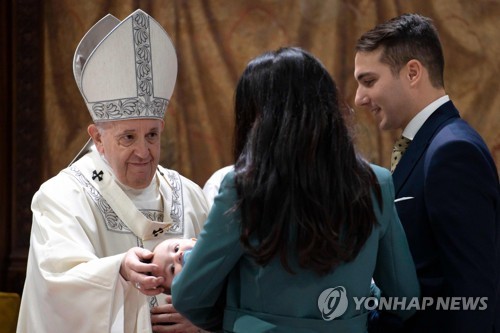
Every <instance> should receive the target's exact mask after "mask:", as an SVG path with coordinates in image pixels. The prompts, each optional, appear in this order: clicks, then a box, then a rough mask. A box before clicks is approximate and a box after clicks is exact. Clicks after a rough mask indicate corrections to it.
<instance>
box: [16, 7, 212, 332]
mask: <svg viewBox="0 0 500 333" xmlns="http://www.w3.org/2000/svg"><path fill="white" fill-rule="evenodd" d="M73 65H74V68H73V70H74V74H75V79H76V81H77V85H78V87H79V89H80V92H81V93H82V96H83V97H84V99H85V102H86V104H87V108H88V109H89V111H90V114H91V116H92V119H93V121H94V124H91V125H90V126H89V128H88V132H89V134H90V136H91V138H92V141H89V143H87V145H86V146H85V147H84V149H82V151H81V152H80V154H78V156H77V158H75V161H74V162H72V163H71V164H70V165H69V166H68V167H67V168H65V169H64V170H62V171H61V172H60V173H59V174H58V175H56V176H55V177H53V178H51V179H49V180H47V181H46V182H45V183H44V184H42V186H41V187H40V189H39V190H38V192H37V193H36V194H35V195H34V197H33V201H32V206H31V208H32V212H33V224H32V230H31V240H30V250H29V256H28V266H27V274H26V282H25V286H24V291H23V295H22V301H21V308H20V313H19V319H18V326H17V332H18V333H66V332H68V333H69V332H71V333H101V332H116V333H139V332H140V333H146V332H147V333H149V332H152V319H151V318H152V316H151V313H150V308H151V307H154V306H158V305H160V306H161V305H162V304H164V302H165V298H166V295H161V294H158V293H159V292H160V291H161V289H159V288H156V286H157V285H159V284H155V285H154V286H153V287H152V289H148V288H146V285H143V287H141V284H140V283H139V282H138V281H142V282H148V281H157V279H160V278H158V277H155V276H149V275H148V274H147V273H146V272H144V271H141V270H140V269H138V270H134V269H135V268H137V267H140V266H146V267H153V266H154V264H149V263H147V262H143V260H142V259H143V258H146V257H145V256H144V257H141V256H140V255H136V254H135V252H133V251H134V250H136V249H138V250H139V251H144V252H147V251H146V250H152V249H153V248H154V247H155V246H156V245H157V244H159V243H160V242H162V241H163V240H165V239H167V238H179V237H186V238H192V237H197V236H198V234H199V232H200V231H201V229H202V227H203V223H204V222H205V219H206V217H207V214H208V209H209V208H208V207H209V205H208V203H207V200H206V198H205V196H204V194H203V192H202V190H201V188H200V187H199V186H198V185H196V184H195V183H193V182H192V181H190V180H188V179H187V178H185V177H183V176H181V175H180V174H179V173H177V172H176V171H173V170H169V169H165V168H163V167H161V166H159V165H158V163H159V153H160V150H161V149H160V139H159V138H160V135H161V132H162V130H163V126H164V122H163V117H164V113H165V110H166V106H167V105H168V102H169V99H170V97H171V95H172V91H173V87H174V83H175V79H176V75H177V58H176V55H175V49H174V48H173V45H172V44H171V41H170V39H169V38H168V35H167V34H166V32H165V31H164V30H163V28H162V27H161V26H160V25H159V24H158V23H157V22H156V21H155V20H154V19H152V18H151V17H150V16H149V15H147V14H146V13H145V12H143V11H141V10H137V11H135V12H134V13H132V14H131V15H130V16H129V17H127V18H126V19H124V20H123V21H120V20H118V19H116V18H115V17H113V16H111V15H107V16H106V17H104V18H103V19H101V20H100V21H99V22H98V23H96V25H94V27H92V29H91V30H89V32H88V33H87V34H86V35H85V37H84V38H83V39H82V41H81V42H80V44H79V46H78V48H77V51H76V52H75V58H74V64H73ZM153 71H154V75H153ZM91 142H93V143H92V144H91ZM140 248H144V249H145V250H142V249H140ZM131 251H132V252H131ZM130 253H132V257H131V258H132V264H127V263H128V261H127V260H126V259H127V258H129V257H128V256H129V254H130ZM134 255H135V256H134ZM134 260H135V261H134ZM124 272H125V273H124ZM148 272H149V271H148ZM138 279H139V280H138ZM146 294H147V295H152V294H154V295H156V296H146ZM186 325H191V324H190V323H189V322H187V324H186Z"/></svg>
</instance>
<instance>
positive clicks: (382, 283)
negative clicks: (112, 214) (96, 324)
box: [172, 166, 419, 333]
mask: <svg viewBox="0 0 500 333" xmlns="http://www.w3.org/2000/svg"><path fill="white" fill-rule="evenodd" d="M372 168H373V170H374V171H375V173H376V175H377V178H378V180H379V183H380V186H381V190H382V197H383V209H382V210H380V209H379V205H378V204H377V203H376V202H375V201H374V203H373V206H374V207H375V210H376V215H377V218H378V222H379V225H378V226H376V227H375V228H374V229H373V232H372V234H371V235H370V237H369V238H368V240H367V241H366V244H365V245H364V247H363V248H362V250H361V251H360V253H359V254H358V256H357V257H356V258H355V259H354V260H353V261H351V262H349V263H347V264H342V265H340V266H339V267H338V268H336V269H335V270H334V271H333V272H332V273H330V274H327V275H325V276H319V275H317V274H316V273H314V272H312V271H310V270H304V269H300V268H299V267H298V265H297V264H296V262H294V261H293V258H292V263H291V264H292V268H293V269H294V271H295V273H296V274H290V273H288V272H287V271H285V270H284V269H283V267H282V265H281V263H280V261H279V259H275V260H273V261H272V262H271V263H269V264H268V265H266V266H259V265H257V264H256V263H255V262H254V260H253V259H252V258H251V257H250V256H249V255H247V254H246V253H245V250H244V249H243V247H242V245H241V244H240V241H239V237H240V215H239V212H238V211H236V212H233V213H227V211H228V210H229V209H231V208H232V207H233V205H234V203H235V202H236V200H237V194H236V190H235V188H234V173H233V172H230V173H229V174H228V175H227V176H226V178H225V179H224V181H223V183H222V185H221V190H220V192H219V195H218V196H217V197H216V198H215V201H214V206H213V207H212V210H211V212H210V214H209V216H208V220H207V222H206V223H205V226H204V230H203V231H202V232H201V234H200V237H199V239H198V242H197V244H196V246H195V248H194V249H193V252H192V253H191V256H190V258H189V261H188V262H187V263H186V265H185V266H184V268H183V270H182V272H181V273H180V274H179V275H178V276H176V278H175V279H174V282H173V284H172V298H173V304H174V307H175V308H176V309H177V311H179V312H180V313H181V314H183V315H184V316H185V317H187V318H188V319H189V320H190V321H191V322H193V323H194V324H195V325H197V326H199V327H202V328H205V329H213V328H214V327H217V326H220V325H221V320H222V326H223V329H224V331H226V332H252V333H256V332H360V333H363V332H366V326H367V316H368V310H367V308H366V307H365V306H358V308H357V307H356V304H358V302H359V300H360V299H361V297H370V295H371V293H370V287H371V280H372V277H373V279H374V280H375V282H376V283H377V285H378V287H379V288H380V290H381V293H382V296H385V297H388V296H398V297H400V298H401V297H407V298H410V297H418V296H419V286H418V282H417V277H416V273H415V267H414V264H413V260H412V258H411V255H410V252H409V249H408V244H407V241H406V237H405V234H404V231H403V229H402V227H401V223H400V221H399V218H398V215H397V213H396V210H395V206H394V187H393V183H392V178H391V174H390V173H389V172H388V171H387V170H386V169H383V168H380V167H377V166H372ZM335 287H343V290H345V293H344V294H345V296H346V298H344V299H342V298H337V299H335V298H330V299H329V301H328V300H327V302H324V297H323V298H321V297H320V295H322V293H323V292H324V291H325V290H326V289H329V288H335ZM226 288H227V289H226ZM224 293H225V305H224V307H225V308H224V310H222V307H221V306H218V304H219V303H220V302H219V301H220V298H221V295H222V297H224V296H223V295H224ZM323 295H325V293H323ZM332 295H333V294H332ZM337 295H339V294H338V293H337ZM355 297H356V300H358V302H357V301H356V300H355V299H354V298H355ZM346 299H347V308H345V312H344V311H341V310H344V309H343V308H342V305H343V306H344V307H345V305H346ZM335 301H337V303H335ZM325 304H326V305H328V306H327V307H326V308H325V306H324V305H325ZM362 304H365V303H362ZM320 306H322V310H323V311H322V310H320ZM335 308H338V311H340V312H343V314H342V315H340V316H339V314H338V313H336V315H335V318H333V317H332V316H330V317H328V315H329V314H330V315H331V313H332V311H335ZM412 309H413V310H406V309H405V310H401V311H396V312H395V313H396V314H397V315H399V316H400V317H401V318H402V319H406V318H407V317H409V316H410V315H412V314H413V312H414V311H415V308H414V307H413V308H412ZM323 317H325V318H326V319H323ZM332 319H333V320H332Z"/></svg>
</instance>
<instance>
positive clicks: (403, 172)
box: [392, 101, 460, 197]
mask: <svg viewBox="0 0 500 333" xmlns="http://www.w3.org/2000/svg"><path fill="white" fill-rule="evenodd" d="M459 117H460V116H459V114H458V110H457V109H456V108H455V106H454V105H453V103H452V102H451V101H449V102H446V103H444V104H443V105H441V106H440V107H439V108H438V109H437V110H436V111H435V112H434V113H433V114H432V115H431V116H430V117H429V118H428V119H427V120H426V121H425V123H424V124H423V125H422V127H421V128H420V129H419V130H418V132H417V134H416V135H415V137H414V138H413V141H412V142H411V144H410V146H409V147H408V150H407V151H406V152H405V154H404V156H403V157H402V158H401V161H399V164H398V166H397V168H396V170H394V173H393V174H392V178H393V181H394V188H395V191H396V197H397V196H398V194H399V190H400V189H401V187H403V185H404V184H405V182H406V180H407V179H408V177H409V176H410V174H411V172H412V171H413V169H414V168H415V166H416V165H417V163H418V161H419V160H420V159H421V158H422V156H423V154H424V152H425V150H426V149H427V147H428V146H429V144H430V142H431V140H432V138H433V137H434V135H435V134H436V132H437V131H438V130H439V129H440V128H441V127H442V126H443V125H444V124H445V123H446V122H447V121H448V120H449V119H451V118H459Z"/></svg>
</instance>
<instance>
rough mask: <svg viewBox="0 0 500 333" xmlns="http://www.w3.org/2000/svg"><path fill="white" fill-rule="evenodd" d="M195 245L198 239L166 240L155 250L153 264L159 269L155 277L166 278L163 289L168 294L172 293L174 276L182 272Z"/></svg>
mask: <svg viewBox="0 0 500 333" xmlns="http://www.w3.org/2000/svg"><path fill="white" fill-rule="evenodd" d="M195 244H196V238H191V239H184V238H171V239H166V240H164V241H163V242H161V243H160V244H158V245H157V246H156V247H155V248H154V250H153V253H154V256H153V259H152V260H151V263H153V264H156V265H157V266H158V268H159V269H158V271H156V272H155V273H156V274H155V275H157V276H162V277H163V278H165V282H164V283H163V284H162V285H161V287H163V288H165V292H166V293H168V294H169V293H170V286H171V285H172V280H173V279H174V276H176V275H177V274H179V272H180V271H181V270H182V267H183V266H184V263H185V262H186V260H187V258H188V257H189V255H190V254H191V249H192V248H193V247H194V245H195Z"/></svg>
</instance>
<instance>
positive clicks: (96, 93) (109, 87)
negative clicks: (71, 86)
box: [72, 9, 177, 163]
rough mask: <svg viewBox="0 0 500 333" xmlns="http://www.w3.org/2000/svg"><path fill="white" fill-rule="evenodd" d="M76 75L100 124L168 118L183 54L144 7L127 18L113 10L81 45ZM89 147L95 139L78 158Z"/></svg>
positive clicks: (88, 106)
mask: <svg viewBox="0 0 500 333" xmlns="http://www.w3.org/2000/svg"><path fill="white" fill-rule="evenodd" d="M73 74H74V76H75V80H76V84H77V86H78V89H80V93H81V94H82V96H83V98H84V100H85V104H86V105H87V108H88V110H89V112H90V115H91V117H92V120H93V121H94V122H95V123H96V122H103V121H115V120H126V119H162V120H163V118H164V115H165V110H166V108H167V106H168V104H169V101H170V97H171V96H172V93H173V90H174V86H175V81H176V78H177V55H176V53H175V48H174V46H173V44H172V41H171V40H170V37H169V36H168V34H167V33H166V31H165V30H164V29H163V27H162V26H161V25H160V24H159V23H158V22H157V21H155V20H154V19H153V18H152V17H151V16H149V15H148V14H147V13H145V12H144V11H142V10H140V9H138V10H136V11H135V12H133V13H132V14H130V15H129V16H128V17H127V18H125V19H124V20H123V21H120V20H118V19H117V18H116V17H114V16H113V15H110V14H108V15H106V16H105V17H103V18H102V19H101V20H99V21H98V22H97V23H96V24H95V25H94V26H93V27H92V28H90V30H89V31H88V32H87V33H86V34H85V36H84V37H83V39H82V40H81V41H80V43H79V44H78V47H77V48H76V51H75V55H74V57H73ZM89 146H91V140H89V142H87V144H86V145H85V147H84V148H83V149H82V151H80V153H79V154H78V155H77V157H75V159H74V160H73V162H74V161H75V160H77V159H78V158H79V157H81V156H82V155H83V154H84V153H85V152H86V151H87V150H88V147H89ZM73 162H72V163H73Z"/></svg>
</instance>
